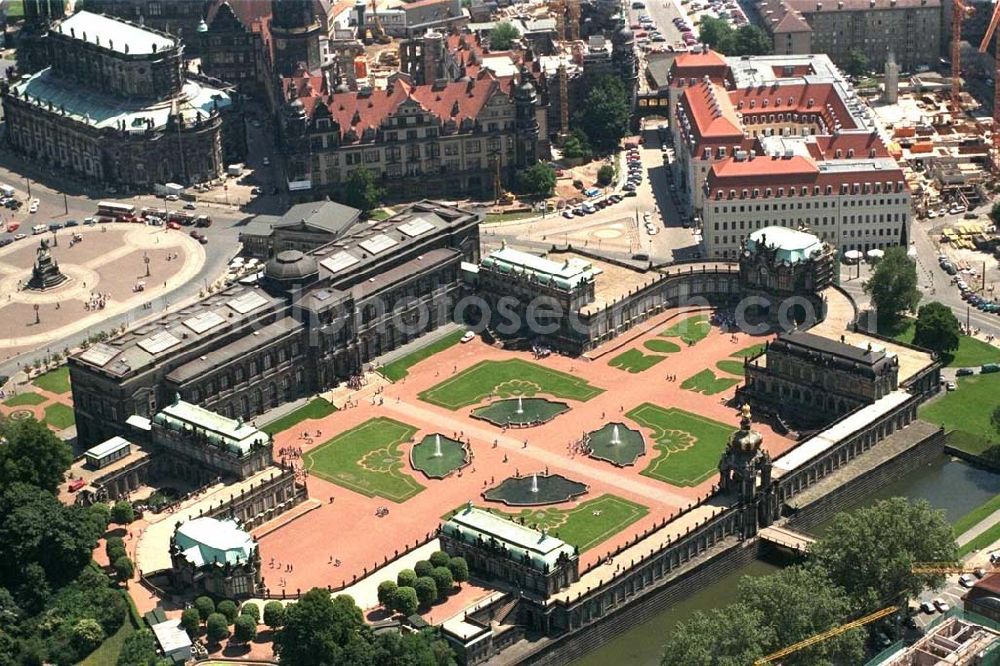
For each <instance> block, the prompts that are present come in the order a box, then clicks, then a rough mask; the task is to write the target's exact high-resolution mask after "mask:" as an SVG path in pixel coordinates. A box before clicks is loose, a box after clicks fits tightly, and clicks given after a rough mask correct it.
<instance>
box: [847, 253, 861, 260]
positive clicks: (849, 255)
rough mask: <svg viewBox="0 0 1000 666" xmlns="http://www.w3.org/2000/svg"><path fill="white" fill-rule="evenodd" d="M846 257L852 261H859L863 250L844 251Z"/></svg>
mask: <svg viewBox="0 0 1000 666" xmlns="http://www.w3.org/2000/svg"><path fill="white" fill-rule="evenodd" d="M844 257H845V258H847V259H850V260H851V261H857V260H858V259H860V258H861V252H860V251H859V250H848V251H847V252H845V253H844Z"/></svg>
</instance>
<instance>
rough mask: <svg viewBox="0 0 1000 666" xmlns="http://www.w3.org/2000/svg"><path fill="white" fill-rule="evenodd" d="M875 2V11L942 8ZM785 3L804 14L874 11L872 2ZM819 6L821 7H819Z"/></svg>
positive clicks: (933, 3) (921, 0)
mask: <svg viewBox="0 0 1000 666" xmlns="http://www.w3.org/2000/svg"><path fill="white" fill-rule="evenodd" d="M874 2H875V7H874V9H913V8H916V7H940V6H941V0H895V1H893V0H874ZM785 3H786V4H787V5H788V6H789V7H791V8H792V9H795V10H798V11H800V12H802V13H804V14H812V13H815V12H836V11H857V10H866V11H867V10H870V9H872V7H871V2H870V0H785ZM817 5H821V6H820V7H817Z"/></svg>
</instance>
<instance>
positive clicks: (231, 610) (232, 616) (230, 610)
mask: <svg viewBox="0 0 1000 666" xmlns="http://www.w3.org/2000/svg"><path fill="white" fill-rule="evenodd" d="M215 611H216V612H217V613H222V614H223V615H225V616H226V621H227V622H228V623H229V624H232V623H233V622H235V621H236V616H237V614H238V612H237V610H236V602H235V601H232V600H231V599H224V600H222V601H220V602H219V603H218V604H216V605H215Z"/></svg>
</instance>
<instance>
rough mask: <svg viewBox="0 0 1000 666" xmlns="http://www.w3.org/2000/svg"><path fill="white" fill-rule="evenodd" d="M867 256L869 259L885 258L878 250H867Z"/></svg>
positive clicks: (882, 252) (883, 253)
mask: <svg viewBox="0 0 1000 666" xmlns="http://www.w3.org/2000/svg"><path fill="white" fill-rule="evenodd" d="M867 254H868V258H869V259H881V258H882V257H884V256H885V252H884V251H882V250H880V249H878V248H873V249H871V250H868V252H867Z"/></svg>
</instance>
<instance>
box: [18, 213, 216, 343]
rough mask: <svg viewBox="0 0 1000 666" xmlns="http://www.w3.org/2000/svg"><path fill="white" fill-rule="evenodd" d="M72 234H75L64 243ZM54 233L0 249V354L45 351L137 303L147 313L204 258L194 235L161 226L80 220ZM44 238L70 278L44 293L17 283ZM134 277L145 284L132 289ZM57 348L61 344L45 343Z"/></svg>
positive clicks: (191, 274) (23, 278)
mask: <svg viewBox="0 0 1000 666" xmlns="http://www.w3.org/2000/svg"><path fill="white" fill-rule="evenodd" d="M74 233H76V234H79V235H80V237H81V238H82V240H80V241H79V242H77V243H73V244H72V246H71V242H70V240H71V236H72V235H73V234H74ZM57 236H58V245H54V244H53V235H52V234H51V233H45V234H40V235H38V236H29V237H28V238H25V239H23V240H20V241H18V242H16V243H12V244H11V245H8V246H7V247H5V248H2V249H0V295H2V296H0V361H3V360H5V359H8V358H11V357H13V356H16V355H18V354H20V353H23V352H25V351H30V350H44V349H45V348H46V347H47V346H48V345H50V344H53V343H54V342H55V341H57V340H60V339H62V338H65V337H66V336H68V335H71V334H73V333H76V332H79V331H82V330H89V331H91V332H93V333H96V332H98V331H101V330H103V329H104V327H106V325H107V324H106V322H107V320H109V319H110V318H112V317H114V316H115V315H118V314H120V313H123V312H127V311H129V310H131V309H132V308H135V307H138V306H141V305H142V304H144V303H150V304H151V305H150V313H152V312H154V311H158V310H162V309H163V307H164V306H165V304H166V300H167V298H166V297H168V295H169V294H170V292H172V291H174V290H175V289H177V288H178V287H181V286H182V285H184V284H185V283H187V282H189V281H190V280H192V279H193V278H194V277H195V276H196V275H197V274H198V272H199V270H201V267H202V266H203V265H204V263H205V250H204V248H203V247H202V246H201V245H199V244H198V242H197V241H195V240H194V239H192V238H191V237H189V236H188V235H187V233H186V232H185V231H182V230H170V229H167V228H166V227H150V226H146V225H140V224H107V225H100V226H94V227H83V226H81V227H73V228H71V229H63V230H61V231H59V232H58V234H57ZM43 238H44V239H45V240H46V241H47V242H48V243H49V246H50V251H51V253H52V256H53V258H54V259H55V260H56V261H57V262H58V263H59V269H60V270H61V271H62V273H63V274H64V275H66V276H67V277H69V280H68V281H66V282H64V283H63V284H61V285H59V286H57V287H55V288H53V289H49V290H46V291H44V292H39V291H30V290H24V289H21V288H20V285H23V284H26V283H27V281H28V279H29V278H30V277H31V269H32V266H33V265H34V262H35V257H36V253H37V250H38V247H39V243H40V241H41V239H43ZM146 258H148V259H149V277H147V276H146V263H145V259H146ZM139 283H142V285H143V287H144V288H143V290H142V291H135V288H136V285H138V284H139ZM102 300H103V302H104V307H103V308H102V307H100V306H99V303H100V302H101V301H102ZM36 305H37V306H38V310H37V315H38V316H37V318H36V310H35V306H36ZM91 305H95V306H96V307H90V306H91ZM36 322H37V323H36ZM56 351H62V350H61V349H58V350H57V349H52V352H56Z"/></svg>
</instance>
